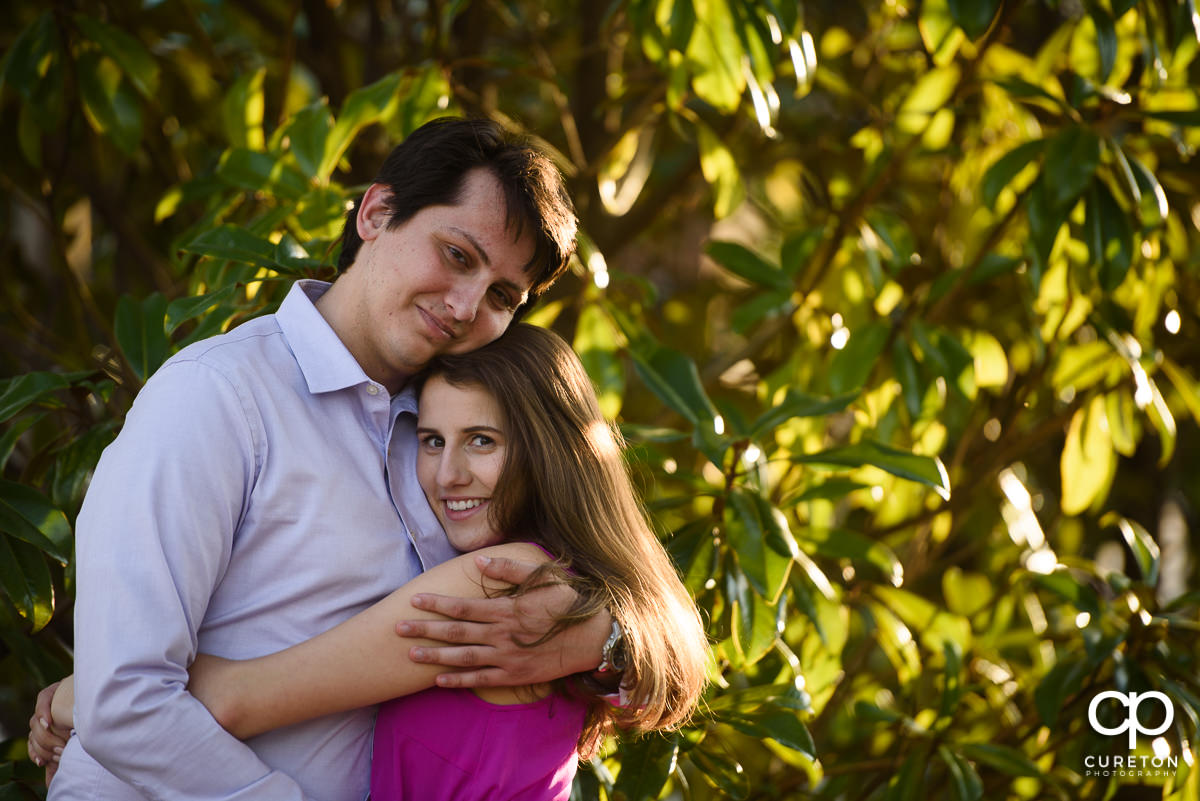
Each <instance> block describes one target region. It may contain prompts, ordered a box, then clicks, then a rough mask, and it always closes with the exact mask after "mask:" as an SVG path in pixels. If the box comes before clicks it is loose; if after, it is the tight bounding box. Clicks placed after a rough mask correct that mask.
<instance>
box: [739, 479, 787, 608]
mask: <svg viewBox="0 0 1200 801" xmlns="http://www.w3.org/2000/svg"><path fill="white" fill-rule="evenodd" d="M733 498H741V500H740V502H738V503H736V504H731V508H730V510H729V511H727V512H726V515H725V517H726V520H725V532H726V535H727V536H728V538H729V544H730V546H731V547H732V548H733V550H734V552H735V553H736V554H737V560H738V564H739V565H740V566H741V568H742V572H743V573H744V574H745V576H746V580H747V581H749V582H750V586H751V587H753V589H754V591H755V592H756V593H758V594H759V595H761V596H762V597H763V598H765V599H767V600H768V601H770V602H772V603H773V602H775V601H777V600H778V599H779V595H780V593H782V592H783V589H784V587H785V586H786V584H787V578H788V573H789V571H790V570H791V567H792V559H791V558H790V557H788V556H784V555H783V554H780V553H779V552H778V551H776V550H775V549H774V548H772V547H771V546H770V545H769V544H768V543H767V542H766V538H765V536H764V533H763V529H762V521H761V519H759V517H758V515H757V510H756V508H755V504H754V503H753V501H751V500H750V499H748V498H745V496H744V494H743V493H742V491H740V490H735V491H734V494H733ZM744 606H745V607H746V608H748V607H749V605H748V604H744Z"/></svg>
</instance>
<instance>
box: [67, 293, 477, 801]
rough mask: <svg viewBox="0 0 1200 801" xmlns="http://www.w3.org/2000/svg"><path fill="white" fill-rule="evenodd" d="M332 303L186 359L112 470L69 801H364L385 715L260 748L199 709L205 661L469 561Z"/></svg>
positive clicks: (84, 648)
mask: <svg viewBox="0 0 1200 801" xmlns="http://www.w3.org/2000/svg"><path fill="white" fill-rule="evenodd" d="M326 287H327V285H325V284H322V283H320V282H315V281H301V282H298V283H297V284H296V285H295V286H294V287H293V288H292V290H291V292H290V293H289V294H288V296H287V298H286V299H285V300H284V302H283V304H282V305H281V306H280V309H279V312H278V313H277V314H274V315H269V316H266V317H262V318H259V319H256V320H253V321H251V322H248V323H245V324H243V325H241V326H238V327H237V328H235V329H234V330H233V331H231V332H230V333H228V334H223V335H221V336H218V337H214V338H212V339H207V340H204V341H203V342H199V343H196V344H194V345H191V346H189V347H187V348H185V349H184V350H183V351H181V352H180V353H179V354H177V355H176V356H174V357H173V358H171V359H170V360H169V361H168V362H167V363H166V364H165V365H163V367H162V368H161V369H159V370H158V372H157V373H156V374H155V375H154V376H153V377H152V378H151V379H150V381H148V382H147V384H146V386H145V388H144V389H143V390H142V391H141V392H140V393H139V395H138V397H137V400H136V402H135V403H134V405H133V408H132V410H131V411H130V413H129V415H128V417H127V419H126V422H125V426H124V429H123V430H122V432H121V434H120V436H119V437H117V439H116V441H115V442H114V443H113V444H112V445H111V446H110V447H109V448H108V449H107V450H106V451H105V452H104V455H103V456H102V458H101V460H100V463H99V465H98V467H97V468H96V472H95V476H94V478H93V480H92V483H91V486H90V488H89V489H88V493H87V498H86V500H85V502H84V505H83V509H82V511H81V512H80V514H79V519H78V524H77V528H76V547H77V554H78V556H77V560H78V561H77V565H78V568H77V569H78V585H77V597H76V603H75V616H76V627H75V637H76V642H75V667H76V701H75V722H76V736H74V737H72V738H71V741H70V743H69V744H68V746H67V748H66V751H65V753H64V754H63V758H62V763H61V769H60V770H59V772H58V775H57V777H56V778H55V779H54V781H53V782H52V783H51V790H50V798H51V799H53V800H54V801H68V800H70V801H76V800H78V799H106V800H108V799H116V800H117V801H121V800H123V799H131V800H132V799H142V798H155V799H172V800H173V801H181V800H182V799H255V800H256V801H258V800H259V799H299V798H309V799H319V800H320V801H326V800H327V799H328V801H335V800H336V801H361V799H362V798H364V796H365V795H366V793H367V784H368V776H369V760H370V753H371V747H370V746H371V726H372V722H373V720H374V709H366V710H358V711H354V712H349V713H345V714H338V715H331V716H328V717H324V718H320V719H318V720H313V721H309V722H307V723H303V724H299V725H296V726H291V727H288V728H285V729H279V730H277V731H274V732H270V733H268V734H264V735H261V736H259V737H256V738H254V739H252V740H249V741H247V742H245V743H243V742H240V741H238V740H236V739H234V738H233V737H232V736H231V735H229V734H228V733H226V732H225V731H224V730H223V729H221V728H220V727H219V726H218V725H217V724H216V722H215V721H214V720H213V719H212V717H211V716H209V714H208V712H207V710H206V709H205V708H204V707H203V706H202V705H201V704H200V703H199V702H198V701H196V700H195V699H194V698H192V697H191V696H190V695H188V693H187V692H186V690H185V686H186V683H187V665H188V664H189V663H190V662H191V660H192V659H193V657H194V656H195V655H196V653H198V652H206V653H211V654H216V655H218V656H224V657H230V658H235V659H246V658H250V657H255V656H260V655H262V654H267V653H272V652H274V651H278V650H281V649H283V648H286V647H288V646H290V645H294V644H296V643H298V642H301V641H302V640H306V639H308V638H310V637H312V636H314V635H316V634H319V633H320V632H322V631H325V630H326V629H329V628H331V627H333V626H335V625H336V624H338V623H340V622H342V621H343V620H345V619H346V618H348V617H350V616H352V615H354V614H355V613H356V612H359V611H361V610H362V609H364V608H366V607H367V606H369V605H370V604H372V603H374V602H375V601H377V600H379V599H380V598H382V597H383V596H385V595H386V594H388V593H389V592H391V591H392V590H394V589H396V588H397V587H399V586H400V585H401V584H403V583H404V582H406V581H408V580H409V579H410V578H412V577H413V576H415V575H416V574H417V573H418V572H419V571H420V570H421V569H422V566H424V567H425V568H428V567H431V566H433V565H435V564H438V563H440V562H442V561H444V560H445V559H447V558H449V557H451V556H453V555H454V554H455V551H453V549H451V547H450V545H449V543H448V542H447V541H446V538H445V535H444V534H443V533H442V531H441V528H440V527H439V526H438V523H437V519H436V518H435V517H434V515H433V512H432V510H431V509H430V508H429V505H428V503H427V502H426V501H425V498H424V496H423V495H422V494H421V490H420V487H419V486H418V484H417V481H416V472H415V460H416V435H415V423H416V420H415V412H416V401H415V398H414V396H413V394H412V393H411V392H402V393H401V394H400V395H398V396H396V397H395V398H390V397H389V395H388V392H387V390H386V389H385V388H384V387H383V386H382V385H380V384H378V383H376V382H374V381H372V380H371V379H369V378H368V377H367V376H366V374H365V373H364V372H363V370H362V368H361V367H360V366H359V365H358V363H357V362H356V361H355V360H354V358H353V357H352V356H351V355H350V352H349V351H347V350H346V348H345V346H344V345H343V344H342V342H341V341H340V340H339V339H338V337H337V335H336V334H335V333H334V332H333V330H332V329H331V328H330V327H329V325H328V324H327V323H326V322H325V320H324V318H323V317H322V316H321V315H320V313H319V312H318V311H317V309H316V307H315V306H314V305H313V301H314V300H315V299H316V298H317V297H319V296H320V295H321V293H322V292H324V290H325V288H326Z"/></svg>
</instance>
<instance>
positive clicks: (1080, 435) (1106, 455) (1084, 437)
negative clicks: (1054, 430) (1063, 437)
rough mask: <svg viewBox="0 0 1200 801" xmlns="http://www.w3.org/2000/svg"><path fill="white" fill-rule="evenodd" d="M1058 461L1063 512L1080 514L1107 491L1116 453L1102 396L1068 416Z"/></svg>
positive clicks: (1114, 467) (1114, 465) (1114, 468)
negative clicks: (1065, 433) (1069, 423)
mask: <svg viewBox="0 0 1200 801" xmlns="http://www.w3.org/2000/svg"><path fill="white" fill-rule="evenodd" d="M1059 464H1060V469H1061V471H1062V510H1063V513H1064V514H1068V515H1077V514H1080V513H1082V512H1083V511H1084V510H1086V509H1087V508H1088V507H1090V506H1091V505H1092V503H1093V502H1094V501H1095V500H1096V499H1097V497H1100V496H1101V495H1102V493H1107V492H1108V487H1109V484H1110V483H1111V482H1112V477H1113V473H1114V471H1115V470H1116V454H1115V453H1114V452H1113V443H1112V435H1111V434H1110V433H1109V430H1108V415H1107V412H1106V410H1105V408H1104V396H1103V395H1097V396H1095V397H1094V398H1093V399H1092V401H1091V403H1089V404H1088V405H1087V406H1086V407H1084V408H1082V409H1079V410H1078V411H1076V412H1075V414H1074V415H1073V416H1072V417H1071V425H1070V426H1069V427H1068V429H1067V442H1066V444H1065V445H1064V446H1063V450H1062V457H1061V459H1060V461H1059Z"/></svg>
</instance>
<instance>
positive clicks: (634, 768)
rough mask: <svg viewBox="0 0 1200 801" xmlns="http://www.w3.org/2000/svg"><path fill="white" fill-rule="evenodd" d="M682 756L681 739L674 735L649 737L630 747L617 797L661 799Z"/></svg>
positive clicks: (625, 751)
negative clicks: (680, 754) (664, 787)
mask: <svg viewBox="0 0 1200 801" xmlns="http://www.w3.org/2000/svg"><path fill="white" fill-rule="evenodd" d="M678 756H679V739H678V735H676V734H674V733H666V734H647V735H645V736H643V737H641V738H640V739H638V740H635V741H633V742H631V743H628V744H626V746H625V747H624V748H622V749H621V772H620V773H619V774H618V775H617V782H616V786H615V787H614V788H613V796H614V797H617V798H628V799H630V801H635V799H654V798H658V797H659V795H660V794H661V792H662V788H663V785H664V784H666V783H667V779H669V778H670V776H671V772H672V771H674V770H675V760H676V758H677V757H678ZM619 793H621V794H623V795H618V794H619Z"/></svg>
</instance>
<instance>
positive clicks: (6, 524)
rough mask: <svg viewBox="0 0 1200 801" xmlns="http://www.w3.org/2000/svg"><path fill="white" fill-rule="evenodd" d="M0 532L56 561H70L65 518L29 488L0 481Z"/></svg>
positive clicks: (69, 542) (35, 491)
mask: <svg viewBox="0 0 1200 801" xmlns="http://www.w3.org/2000/svg"><path fill="white" fill-rule="evenodd" d="M0 531H3V532H4V533H5V534H8V535H9V536H10V537H15V538H16V539H18V540H21V541H22V542H27V543H29V544H30V545H33V546H34V547H36V548H38V549H39V550H41V551H42V552H44V553H45V554H46V555H48V556H50V557H52V558H54V559H56V560H58V561H60V562H66V561H68V560H69V559H70V558H71V527H70V525H69V524H68V523H67V518H66V515H64V514H63V513H62V511H61V510H59V509H56V508H55V507H54V506H53V505H52V504H51V503H50V501H49V500H48V499H47V498H46V497H45V496H44V495H42V494H41V493H40V492H38V491H37V490H35V489H33V488H32V487H27V486H25V485H23V484H18V483H16V482H15V481H5V480H0Z"/></svg>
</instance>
